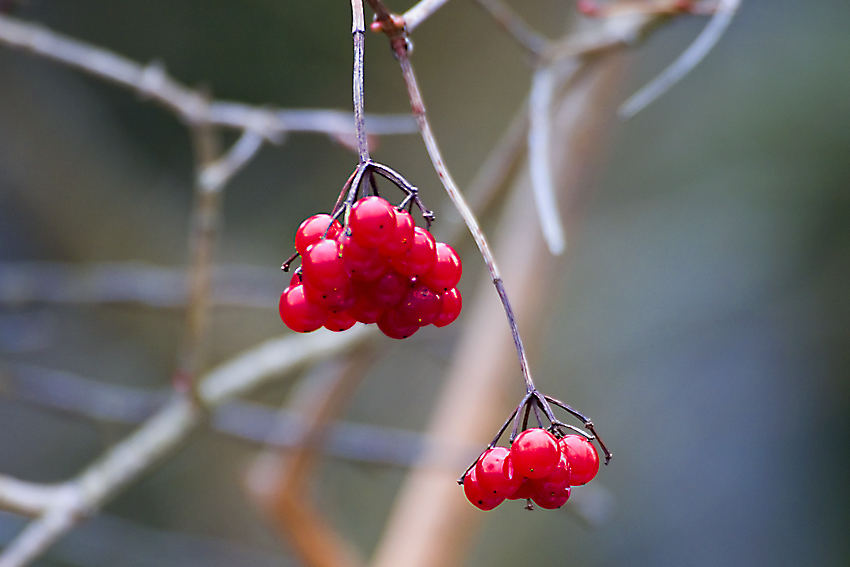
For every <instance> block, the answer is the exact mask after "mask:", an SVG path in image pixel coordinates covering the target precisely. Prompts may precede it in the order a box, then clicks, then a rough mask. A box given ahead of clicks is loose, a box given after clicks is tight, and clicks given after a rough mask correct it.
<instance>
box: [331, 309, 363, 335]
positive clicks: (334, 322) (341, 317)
mask: <svg viewBox="0 0 850 567" xmlns="http://www.w3.org/2000/svg"><path fill="white" fill-rule="evenodd" d="M356 322H357V321H356V320H355V319H354V317H352V316H351V315H350V314H349V313H348V311H337V312H335V313H334V312H331V313H328V318H327V319H326V320H325V325H324V327H325V329H328V330H329V331H333V332H335V333H339V332H341V331H347V330H348V329H350V328H351V327H353V326H354V323H356Z"/></svg>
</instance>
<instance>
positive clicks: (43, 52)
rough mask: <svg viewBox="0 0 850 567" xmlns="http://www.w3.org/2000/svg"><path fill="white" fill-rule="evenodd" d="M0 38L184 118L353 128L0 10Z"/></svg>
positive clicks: (407, 122) (279, 132) (266, 126)
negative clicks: (217, 88) (214, 94)
mask: <svg viewBox="0 0 850 567" xmlns="http://www.w3.org/2000/svg"><path fill="white" fill-rule="evenodd" d="M0 44H4V45H7V46H9V47H12V48H16V49H22V50H25V51H29V52H30V53H33V54H35V55H38V56H40V57H44V58H46V59H50V60H51V61H55V62H57V63H62V64H64V65H67V66H69V67H72V68H74V69H77V70H79V71H83V72H85V73H88V74H90V75H93V76H96V77H98V78H101V79H103V80H106V81H109V82H111V83H114V84H117V85H120V86H124V87H127V88H129V89H131V90H133V91H136V92H138V93H140V94H141V95H143V96H144V97H147V98H149V99H151V100H153V101H155V102H157V103H159V104H160V105H162V106H164V107H165V108H167V109H169V110H171V111H172V112H174V114H176V115H177V116H178V117H179V118H180V119H182V120H183V121H184V122H186V123H187V124H195V123H198V122H204V123H209V124H212V125H215V126H222V127H226V128H232V129H237V130H248V131H251V132H254V133H256V134H258V135H260V136H262V137H263V138H266V139H268V140H270V141H273V142H274V141H279V140H280V138H281V136H283V135H285V134H287V133H289V132H316V133H322V134H327V135H329V136H332V137H336V136H339V135H349V134H352V133H353V131H354V129H353V127H352V124H351V114H350V113H348V112H342V111H334V110H313V109H304V110H281V109H274V108H263V107H257V106H251V105H248V104H243V103H239V102H230V101H209V100H207V99H206V97H205V96H204V95H203V94H202V93H200V92H198V91H196V90H193V89H190V88H188V87H186V86H185V85H182V84H180V83H179V82H177V81H175V80H174V79H172V78H171V77H170V76H169V75H168V74H167V73H166V71H165V69H164V68H163V67H162V65H160V64H158V63H150V64H148V65H140V64H138V63H136V62H134V61H131V60H130V59H127V58H126V57H123V56H121V55H118V54H116V53H113V52H112V51H109V50H107V49H104V48H102V47H97V46H94V45H91V44H88V43H85V42H83V41H79V40H76V39H72V38H70V37H68V36H65V35H62V34H60V33H57V32H54V31H52V30H49V29H47V28H45V27H43V26H40V25H36V24H30V23H26V22H23V21H22V20H18V19H16V18H11V17H9V16H6V15H3V14H0ZM369 122H370V124H371V130H369V133H371V134H410V133H413V132H415V131H416V125H415V123H414V122H413V121H412V119H411V118H410V117H409V116H406V115H386V116H375V117H369Z"/></svg>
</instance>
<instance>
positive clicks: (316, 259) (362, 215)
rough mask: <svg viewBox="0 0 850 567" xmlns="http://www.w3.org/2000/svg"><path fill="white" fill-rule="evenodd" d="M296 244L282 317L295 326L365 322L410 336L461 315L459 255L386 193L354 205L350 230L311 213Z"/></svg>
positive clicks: (307, 328) (396, 335)
mask: <svg viewBox="0 0 850 567" xmlns="http://www.w3.org/2000/svg"><path fill="white" fill-rule="evenodd" d="M295 249H296V251H297V253H298V254H299V255H300V256H301V267H300V268H299V269H298V270H297V271H296V272H295V274H294V275H293V277H292V281H291V282H290V283H289V287H287V288H286V290H285V291H284V292H283V294H282V295H281V296H280V317H281V319H283V322H284V323H285V324H286V326H287V327H289V328H290V329H292V330H293V331H298V332H301V333H308V332H310V331H315V330H316V329H318V328H319V327H322V326H324V327H325V328H326V329H329V330H331V331H344V330H346V329H349V328H351V326H352V325H354V323H355V322H358V321H359V322H361V323H377V324H378V328H379V329H380V330H381V331H382V332H383V333H384V334H385V335H387V336H388V337H391V338H394V339H405V338H407V337H409V336H411V335H412V334H413V333H415V332H416V331H418V330H419V329H420V328H421V327H424V326H426V325H431V324H433V325H435V326H437V327H444V326H446V325H448V324H449V323H451V322H453V321H454V320H455V319H457V317H458V315H459V314H460V310H461V305H462V300H461V296H460V292H459V291H458V289H457V287H456V286H457V283H458V281H459V280H460V276H461V271H462V269H461V262H460V258H459V257H458V255H457V252H455V251H454V249H453V248H452V247H451V246H449V245H448V244H446V243H444V242H436V241H435V240H434V237H433V236H432V235H431V233H430V232H429V231H428V230H427V229H425V228H422V227H419V226H416V223H415V222H414V220H413V216H412V215H411V214H410V213H409V212H408V211H405V210H403V209H401V208H396V207H394V206H393V205H392V204H390V203H389V201H387V200H386V199H384V198H382V197H377V196H370V197H363V198H361V199H359V200H358V201H357V202H355V203H354V205H353V206H352V207H351V212H350V214H349V216H348V226H347V227H343V225H342V224H340V222H339V221H338V220H334V219H333V218H332V217H331V216H330V215H326V214H318V215H314V216H312V217H310V218H308V219H307V220H305V221H304V222H302V223H301V226H299V227H298V231H297V232H296V234H295Z"/></svg>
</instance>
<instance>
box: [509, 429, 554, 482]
mask: <svg viewBox="0 0 850 567" xmlns="http://www.w3.org/2000/svg"><path fill="white" fill-rule="evenodd" d="M560 458H561V449H560V447H559V446H558V440H557V439H555V436H554V435H552V434H551V433H549V432H548V431H546V430H545V429H540V428H539V427H535V428H532V429H526V430H525V431H523V432H522V433H520V434H519V435H517V436H516V439H514V442H513V443H512V444H511V460H513V463H514V470H515V471H517V472H518V473H519V474H520V475H521V476H524V477H527V478H531V479H535V478H543V477H545V476H547V475H549V473H551V472H552V471H553V470H554V469H555V467H556V466H557V465H558V461H559V460H560Z"/></svg>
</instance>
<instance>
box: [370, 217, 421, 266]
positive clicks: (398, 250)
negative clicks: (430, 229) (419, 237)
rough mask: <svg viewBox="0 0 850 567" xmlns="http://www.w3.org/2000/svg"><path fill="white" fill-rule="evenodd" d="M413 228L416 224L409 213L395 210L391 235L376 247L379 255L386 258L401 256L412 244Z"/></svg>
mask: <svg viewBox="0 0 850 567" xmlns="http://www.w3.org/2000/svg"><path fill="white" fill-rule="evenodd" d="M415 227H416V223H415V222H414V220H413V216H412V215H411V214H410V213H408V212H407V211H399V210H396V211H395V229H394V230H393V233H392V235H390V236H389V237H387V238H386V239H384V240H383V241H382V242H381V243H380V244H379V245H378V250H379V251H380V253H381V254H382V255H384V256H387V257H393V256H401V255H403V254H404V253H405V252H407V251H408V250H409V249H410V246H411V245H412V244H413V229H414V228H415Z"/></svg>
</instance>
